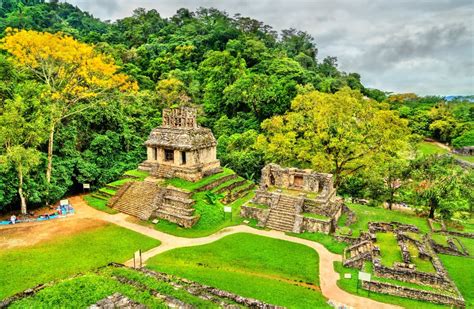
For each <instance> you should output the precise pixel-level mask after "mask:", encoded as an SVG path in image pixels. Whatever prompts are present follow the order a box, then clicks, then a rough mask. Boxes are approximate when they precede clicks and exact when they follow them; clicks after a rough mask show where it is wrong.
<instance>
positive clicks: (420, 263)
mask: <svg viewBox="0 0 474 309" xmlns="http://www.w3.org/2000/svg"><path fill="white" fill-rule="evenodd" d="M408 251H409V252H410V257H411V262H412V263H413V264H415V265H416V269H417V270H419V271H423V272H426V273H435V272H436V270H435V269H434V267H433V264H432V263H431V261H429V260H424V259H422V258H420V257H419V255H420V252H419V250H418V248H417V247H416V246H415V245H414V244H413V243H411V242H409V243H408Z"/></svg>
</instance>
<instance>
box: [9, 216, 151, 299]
mask: <svg viewBox="0 0 474 309" xmlns="http://www.w3.org/2000/svg"><path fill="white" fill-rule="evenodd" d="M159 244H160V242H159V241H158V240H155V239H152V238H149V237H146V236H143V235H141V234H138V233H136V232H133V231H130V230H127V229H125V228H122V227H119V226H116V225H113V224H107V225H104V226H100V227H97V228H94V229H91V230H87V231H84V232H81V233H80V234H76V235H73V236H69V237H59V238H57V239H55V240H52V241H48V242H43V243H40V244H37V245H34V246H30V247H22V248H15V249H9V250H2V251H1V252H0V265H1V267H0V299H3V298H5V297H7V296H10V295H12V294H14V293H17V292H20V291H22V290H25V289H27V288H30V287H33V286H35V285H37V284H39V283H44V282H48V281H51V280H55V279H61V278H65V277H67V276H70V275H73V274H76V273H78V272H84V271H88V270H90V269H92V268H96V267H99V266H102V265H105V264H107V263H109V262H124V261H126V260H128V259H130V258H132V257H133V252H135V251H136V250H138V249H142V250H147V249H151V248H153V247H156V246H158V245H159Z"/></svg>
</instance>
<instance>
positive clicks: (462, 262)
mask: <svg viewBox="0 0 474 309" xmlns="http://www.w3.org/2000/svg"><path fill="white" fill-rule="evenodd" d="M463 240H464V239H463ZM439 258H440V259H441V262H443V265H444V267H445V268H446V270H447V271H448V273H449V277H451V279H452V280H453V281H454V283H455V284H456V286H457V287H458V289H459V291H460V292H461V294H462V296H463V297H464V300H465V301H466V308H474V276H473V274H474V263H473V260H472V259H470V258H466V257H459V256H452V255H444V254H440V255H439Z"/></svg>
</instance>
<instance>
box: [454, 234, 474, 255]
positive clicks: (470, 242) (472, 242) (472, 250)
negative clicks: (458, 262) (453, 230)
mask: <svg viewBox="0 0 474 309" xmlns="http://www.w3.org/2000/svg"><path fill="white" fill-rule="evenodd" d="M456 238H457V239H458V240H459V241H460V242H462V244H463V245H464V247H465V248H466V250H467V252H468V253H469V255H470V256H474V239H472V238H466V237H456Z"/></svg>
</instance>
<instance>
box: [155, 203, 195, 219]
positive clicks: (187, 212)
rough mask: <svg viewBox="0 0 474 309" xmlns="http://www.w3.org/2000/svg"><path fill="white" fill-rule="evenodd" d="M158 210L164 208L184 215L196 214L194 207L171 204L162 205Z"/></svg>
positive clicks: (163, 209) (166, 210) (169, 211)
mask: <svg viewBox="0 0 474 309" xmlns="http://www.w3.org/2000/svg"><path fill="white" fill-rule="evenodd" d="M158 210H162V211H165V212H168V213H174V214H179V215H182V216H192V215H193V214H194V208H192V207H191V208H183V207H179V206H174V205H170V204H165V205H162V206H160V207H159V208H158Z"/></svg>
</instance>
